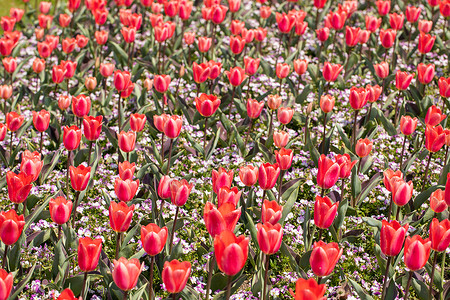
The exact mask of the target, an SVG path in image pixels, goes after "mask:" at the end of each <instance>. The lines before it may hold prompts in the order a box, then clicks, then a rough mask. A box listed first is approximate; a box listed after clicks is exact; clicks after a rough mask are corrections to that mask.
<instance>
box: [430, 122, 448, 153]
mask: <svg viewBox="0 0 450 300" xmlns="http://www.w3.org/2000/svg"><path fill="white" fill-rule="evenodd" d="M444 144H445V132H444V129H443V128H442V126H441V125H439V126H436V127H433V126H430V125H427V127H426V129H425V148H427V149H428V151H430V152H438V151H439V150H441V148H442V146H444Z"/></svg>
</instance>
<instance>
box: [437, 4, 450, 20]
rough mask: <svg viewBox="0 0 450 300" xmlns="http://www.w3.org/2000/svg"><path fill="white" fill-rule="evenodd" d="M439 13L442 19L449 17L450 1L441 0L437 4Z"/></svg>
mask: <svg viewBox="0 0 450 300" xmlns="http://www.w3.org/2000/svg"><path fill="white" fill-rule="evenodd" d="M439 11H440V13H441V15H442V16H443V17H444V18H448V17H450V1H448V0H442V1H440V2H439Z"/></svg>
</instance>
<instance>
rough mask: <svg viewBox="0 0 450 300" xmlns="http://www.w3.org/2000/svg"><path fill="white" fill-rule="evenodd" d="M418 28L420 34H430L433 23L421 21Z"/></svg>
mask: <svg viewBox="0 0 450 300" xmlns="http://www.w3.org/2000/svg"><path fill="white" fill-rule="evenodd" d="M417 27H418V29H419V31H420V32H424V33H429V32H430V31H431V28H432V27H433V21H427V20H420V21H419V25H418V26H417Z"/></svg>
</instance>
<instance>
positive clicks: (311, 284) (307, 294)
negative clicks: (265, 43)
mask: <svg viewBox="0 0 450 300" xmlns="http://www.w3.org/2000/svg"><path fill="white" fill-rule="evenodd" d="M314 2H315V1H314ZM325 291H326V285H325V284H318V283H317V281H316V280H315V279H314V278H310V279H308V280H306V279H303V278H299V279H297V283H296V284H295V294H294V291H292V289H289V292H290V293H291V295H292V297H294V299H295V300H322V299H324V297H323V295H325Z"/></svg>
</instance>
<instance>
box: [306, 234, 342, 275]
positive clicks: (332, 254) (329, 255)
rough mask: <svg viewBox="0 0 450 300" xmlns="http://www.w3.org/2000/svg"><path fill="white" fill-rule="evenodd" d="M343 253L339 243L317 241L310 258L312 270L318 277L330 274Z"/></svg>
mask: <svg viewBox="0 0 450 300" xmlns="http://www.w3.org/2000/svg"><path fill="white" fill-rule="evenodd" d="M341 255H342V249H339V245H338V244H337V243H329V244H326V243H324V242H322V241H318V242H315V243H314V247H313V251H312V252H311V256H310V258H309V263H310V265H311V269H312V271H313V272H314V274H316V275H317V276H318V277H325V276H328V275H330V274H331V272H333V269H334V267H335V266H336V264H337V262H338V260H339V258H340V257H341Z"/></svg>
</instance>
